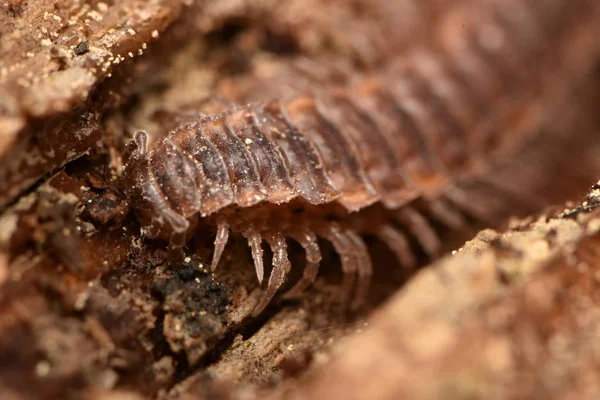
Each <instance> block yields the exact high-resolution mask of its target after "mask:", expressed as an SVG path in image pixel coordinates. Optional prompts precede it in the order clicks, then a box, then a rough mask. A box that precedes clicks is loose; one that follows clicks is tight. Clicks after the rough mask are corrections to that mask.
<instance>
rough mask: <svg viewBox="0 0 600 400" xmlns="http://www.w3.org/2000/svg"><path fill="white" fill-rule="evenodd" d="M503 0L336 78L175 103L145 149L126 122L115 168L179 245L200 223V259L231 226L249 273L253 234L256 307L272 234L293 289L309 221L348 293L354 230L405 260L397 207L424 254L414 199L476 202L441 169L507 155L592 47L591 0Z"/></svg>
mask: <svg viewBox="0 0 600 400" xmlns="http://www.w3.org/2000/svg"><path fill="white" fill-rule="evenodd" d="M505 3H510V5H507V4H503V7H499V4H500V3H499V2H486V3H485V4H484V6H482V7H478V8H475V9H472V8H468V7H466V6H465V7H463V6H460V7H459V6H457V7H456V9H455V10H453V11H451V12H448V13H446V14H445V18H444V20H442V21H439V26H438V27H436V28H435V32H436V35H434V36H435V38H436V39H435V41H434V42H433V43H429V44H428V45H427V46H415V47H414V48H412V49H410V50H409V51H408V52H407V53H406V54H404V55H402V57H396V58H395V59H394V61H393V62H391V63H390V64H389V65H387V66H385V67H384V68H382V69H381V70H380V71H378V72H377V73H374V74H372V75H369V76H362V77H360V78H357V79H355V80H353V81H352V82H351V83H350V84H349V85H348V86H344V87H335V86H333V85H332V86H327V87H324V88H321V89H319V90H311V91H306V92H304V93H302V92H301V91H300V92H299V93H297V94H296V95H295V96H293V97H292V98H289V99H285V100H268V99H267V100H264V101H257V102H253V103H250V104H248V105H244V106H236V105H230V104H222V103H219V102H217V105H216V106H215V102H213V103H212V104H211V105H210V107H207V109H210V110H213V111H214V110H215V107H216V108H217V109H220V110H219V112H216V113H212V114H204V113H203V112H202V110H200V111H198V112H197V113H191V114H190V113H187V114H182V115H181V119H180V123H181V125H180V126H179V127H177V128H175V129H174V130H172V131H171V132H170V133H169V134H168V135H167V136H166V137H164V138H162V139H160V140H159V141H158V142H157V143H156V144H155V145H154V146H153V147H152V148H151V149H150V150H148V148H147V141H148V137H147V134H146V133H145V132H138V133H136V134H135V137H134V148H133V151H132V153H131V156H130V158H129V160H128V162H127V165H126V168H125V170H124V172H123V182H124V183H125V184H126V185H125V186H126V191H127V195H128V196H129V198H130V199H131V200H132V201H131V202H132V204H133V207H134V209H135V211H136V214H137V216H138V218H139V220H140V223H141V225H142V229H143V233H144V235H145V236H147V237H149V238H169V240H170V244H171V246H172V247H174V248H180V247H182V246H183V245H184V244H185V242H186V238H187V235H188V234H189V233H191V231H192V228H191V227H192V226H193V225H194V223H195V222H196V219H197V218H198V217H200V218H202V219H203V220H204V221H208V222H210V223H214V224H216V225H217V236H216V240H215V251H214V257H213V260H212V264H211V267H212V269H213V270H214V268H216V267H217V264H218V262H219V259H220V257H221V254H222V253H223V249H224V247H225V244H226V243H227V239H228V236H229V232H230V230H233V231H235V232H238V233H240V234H242V235H243V236H244V237H245V238H246V239H247V240H248V243H249V245H250V247H251V251H252V257H253V259H254V264H255V267H256V274H257V276H258V279H259V281H262V279H263V276H264V269H263V250H262V247H261V242H262V241H263V240H266V241H267V242H268V244H269V245H270V247H271V249H272V250H273V269H272V272H271V274H270V277H269V281H268V284H267V288H266V291H265V293H264V295H263V298H262V300H261V301H260V302H259V304H258V305H257V306H256V308H255V314H256V313H258V312H260V311H261V310H262V309H263V308H264V307H265V306H266V305H267V304H268V302H269V301H270V300H271V298H272V297H273V296H274V294H275V293H276V292H277V290H278V289H279V287H280V286H281V285H282V284H283V282H284V281H285V278H286V274H287V273H288V272H289V270H290V268H291V265H290V261H289V260H288V256H287V250H286V247H287V245H286V237H289V238H292V239H293V240H295V241H297V242H298V243H299V244H300V245H301V246H302V247H303V248H304V250H305V251H306V258H307V266H306V268H305V270H304V275H303V277H302V278H301V279H300V281H299V282H298V283H296V285H295V286H294V287H293V288H292V289H291V291H290V294H291V295H295V294H297V293H299V292H300V291H302V290H303V289H304V288H305V287H307V286H308V285H309V284H310V283H311V282H312V281H313V280H314V279H315V276H316V274H317V272H318V265H319V262H320V260H321V253H320V250H319V245H318V241H317V237H320V238H323V239H325V240H328V241H330V242H331V243H332V244H333V246H334V248H335V250H336V251H337V253H339V255H340V258H341V263H342V268H343V270H344V283H343V286H344V290H343V292H344V293H345V295H346V296H348V295H349V293H350V291H351V290H352V287H353V277H354V275H355V274H358V276H359V281H358V287H357V289H356V291H357V293H356V299H358V300H360V299H362V298H364V296H365V293H366V290H367V288H368V284H369V277H370V275H371V273H372V265H371V259H370V257H369V254H368V251H367V247H366V245H365V243H364V242H363V240H362V238H361V235H363V234H365V233H369V234H373V235H375V236H377V237H378V238H380V239H381V240H382V241H383V242H385V243H386V244H387V245H388V246H389V247H390V248H391V249H392V250H393V251H394V253H395V254H396V255H397V257H398V259H399V260H400V262H401V263H403V264H404V265H411V264H414V255H413V254H412V252H411V250H410V248H409V245H408V241H407V238H406V236H405V234H404V233H403V232H402V231H401V230H399V229H397V228H396V225H394V224H392V223H390V220H396V221H399V222H400V224H402V225H403V226H405V227H406V229H407V231H409V232H410V233H411V234H412V235H413V236H414V237H415V238H416V239H417V241H418V242H419V244H420V245H421V246H422V248H423V249H424V250H425V251H426V252H427V253H429V254H432V255H433V254H435V253H436V252H437V251H438V249H439V248H440V243H439V238H438V237H437V236H436V233H435V232H434V230H433V229H432V228H431V226H430V225H429V223H428V221H427V219H426V218H425V217H424V216H423V215H422V213H421V212H420V211H418V209H417V208H416V207H414V206H413V203H414V202H415V201H416V200H417V199H419V200H420V201H421V202H423V203H424V204H425V205H426V208H427V211H428V213H430V214H431V215H433V216H435V217H437V218H438V219H440V220H441V221H442V222H444V223H446V224H448V225H449V226H451V227H455V228H456V227H460V226H461V225H462V224H464V221H463V220H462V217H461V210H462V211H466V212H474V213H476V214H482V216H484V215H483V214H485V210H479V209H477V207H476V205H475V204H471V203H470V202H469V199H468V198H465V196H464V194H462V193H461V192H460V191H459V190H457V189H456V188H455V183H456V182H459V181H460V180H461V179H466V178H467V177H470V176H473V175H477V174H483V173H484V172H485V171H486V170H487V169H489V168H493V165H494V161H495V160H498V159H502V158H506V157H510V155H511V154H513V151H514V150H515V149H516V148H519V147H520V145H521V144H522V142H523V140H524V139H525V138H526V137H527V136H528V133H529V132H530V131H531V129H530V127H531V126H532V125H534V124H535V123H536V121H537V120H538V119H539V118H540V116H541V114H542V111H547V110H548V109H549V108H550V107H551V106H552V104H553V102H554V101H555V100H556V99H557V98H559V97H560V96H561V93H563V92H564V90H565V89H566V88H567V87H568V86H569V85H570V83H569V82H570V81H572V80H573V79H575V78H577V76H579V75H581V74H582V73H584V72H585V70H586V69H587V68H588V67H589V65H590V64H591V59H592V57H593V56H594V55H595V53H596V50H597V47H598V46H597V44H598V43H597V42H598V40H596V39H595V38H594V36H593V32H596V31H597V28H595V27H596V26H597V25H598V21H599V18H598V17H599V10H598V9H599V8H600V7H599V6H598V5H596V4H594V3H595V2H594V1H591V0H579V1H574V2H569V4H567V5H565V2H559V1H550V0H548V1H545V2H543V3H544V6H545V8H544V7H542V6H541V5H540V4H538V2H534V1H516V0H515V1H509V2H505ZM590 33H592V34H591V35H590ZM572 48H577V50H578V52H577V53H574V52H573V51H571V49H572ZM582 49H584V50H585V51H582ZM572 54H578V55H579V56H580V58H578V59H573V58H570V56H571V55H572Z"/></svg>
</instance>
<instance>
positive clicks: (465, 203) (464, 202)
mask: <svg viewBox="0 0 600 400" xmlns="http://www.w3.org/2000/svg"><path fill="white" fill-rule="evenodd" d="M444 196H445V197H446V198H447V199H448V200H450V201H451V202H452V203H453V204H454V205H456V206H457V207H458V208H459V209H461V210H463V211H465V212H467V213H469V214H471V215H472V216H473V217H474V218H475V219H478V220H480V221H483V222H485V223H486V224H494V222H495V220H496V219H497V218H496V217H495V216H494V215H493V214H494V213H493V210H490V207H489V205H486V204H484V201H482V200H481V199H480V198H476V196H474V195H471V196H469V195H467V194H466V193H465V191H464V190H462V189H459V188H457V187H453V188H449V189H448V190H446V191H445V192H444Z"/></svg>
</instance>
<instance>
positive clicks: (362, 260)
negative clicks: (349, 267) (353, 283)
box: [346, 231, 373, 309]
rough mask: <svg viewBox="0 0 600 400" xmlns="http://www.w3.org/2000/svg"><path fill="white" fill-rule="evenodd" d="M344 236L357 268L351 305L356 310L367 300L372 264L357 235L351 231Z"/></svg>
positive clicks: (364, 245)
mask: <svg viewBox="0 0 600 400" xmlns="http://www.w3.org/2000/svg"><path fill="white" fill-rule="evenodd" d="M346 236H347V237H348V238H349V239H350V240H351V241H352V244H353V245H354V250H355V254H356V261H357V268H358V283H357V287H356V295H355V296H354V302H353V303H352V308H353V309H356V308H359V307H360V306H362V304H363V303H364V302H365V300H366V299H367V294H368V292H369V288H370V287H371V276H372V275H373V262H372V261H371V256H369V252H368V250H367V245H366V244H365V242H364V241H363V240H362V238H361V237H360V236H359V235H358V234H356V233H355V232H353V231H347V232H346Z"/></svg>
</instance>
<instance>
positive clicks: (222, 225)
mask: <svg viewBox="0 0 600 400" xmlns="http://www.w3.org/2000/svg"><path fill="white" fill-rule="evenodd" d="M228 240H229V224H228V223H227V221H226V220H225V218H219V220H218V221H217V236H216V237H215V251H214V253H213V259H212V262H211V264H210V270H211V271H213V272H214V271H215V270H216V269H217V265H218V264H219V260H220V259H221V255H222V254H223V250H224V249H225V245H226V244H227V241H228Z"/></svg>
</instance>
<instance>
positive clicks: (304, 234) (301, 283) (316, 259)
mask: <svg viewBox="0 0 600 400" xmlns="http://www.w3.org/2000/svg"><path fill="white" fill-rule="evenodd" d="M289 236H290V237H291V238H292V239H294V240H295V241H297V242H298V243H300V245H301V246H302V248H303V249H304V252H305V253H306V266H305V267H304V272H303V273H302V278H300V279H299V280H298V282H296V284H295V285H294V287H292V288H291V289H290V290H288V292H287V293H286V294H285V295H284V297H285V298H292V297H296V296H298V295H299V294H300V293H302V292H303V291H304V290H305V289H306V288H307V287H308V286H309V285H310V284H311V283H313V282H314V281H315V279H316V277H317V274H318V273H319V263H320V262H321V259H322V256H321V250H320V249H319V243H318V242H317V237H316V236H315V234H314V233H313V232H312V231H310V230H308V229H302V230H300V231H298V232H295V231H293V232H290V233H289Z"/></svg>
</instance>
